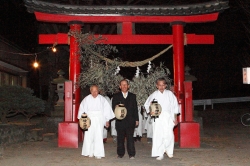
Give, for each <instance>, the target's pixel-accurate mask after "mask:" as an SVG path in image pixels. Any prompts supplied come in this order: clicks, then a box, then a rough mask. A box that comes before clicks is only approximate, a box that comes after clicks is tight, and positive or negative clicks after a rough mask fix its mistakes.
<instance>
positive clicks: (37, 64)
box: [33, 54, 39, 68]
mask: <svg viewBox="0 0 250 166" xmlns="http://www.w3.org/2000/svg"><path fill="white" fill-rule="evenodd" d="M36 58H37V54H35V62H34V63H33V66H34V68H38V66H39V63H38V62H37V61H36Z"/></svg>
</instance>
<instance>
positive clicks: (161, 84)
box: [156, 81, 167, 92]
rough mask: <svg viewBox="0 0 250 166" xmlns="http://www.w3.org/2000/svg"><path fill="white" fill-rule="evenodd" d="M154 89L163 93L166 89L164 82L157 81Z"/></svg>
mask: <svg viewBox="0 0 250 166" xmlns="http://www.w3.org/2000/svg"><path fill="white" fill-rule="evenodd" d="M156 87H157V89H158V90H159V91H160V92H163V91H164V90H165V89H166V87H167V85H166V84H165V81H158V82H157V84H156Z"/></svg>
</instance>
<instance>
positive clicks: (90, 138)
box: [82, 111, 105, 157]
mask: <svg viewBox="0 0 250 166" xmlns="http://www.w3.org/2000/svg"><path fill="white" fill-rule="evenodd" d="M88 117H89V118H90V120H91V125H90V127H89V129H88V130H87V131H85V133H84V140H83V146H82V155H83V156H93V155H94V156H98V157H105V153H104V145H103V127H104V126H103V117H102V113H101V112H99V111H93V112H90V113H89V114H88Z"/></svg>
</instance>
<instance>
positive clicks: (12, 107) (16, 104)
mask: <svg viewBox="0 0 250 166" xmlns="http://www.w3.org/2000/svg"><path fill="white" fill-rule="evenodd" d="M44 108H45V105H44V102H43V100H41V99H39V98H37V97H35V96H33V90H31V89H30V88H23V87H21V86H8V85H3V86H0V115H1V121H2V123H4V122H6V118H8V117H12V116H15V115H17V114H23V115H24V116H26V117H27V119H28V120H29V119H30V118H31V117H32V116H34V115H36V114H37V113H42V112H43V111H44Z"/></svg>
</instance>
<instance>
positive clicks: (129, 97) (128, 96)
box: [112, 79, 139, 159]
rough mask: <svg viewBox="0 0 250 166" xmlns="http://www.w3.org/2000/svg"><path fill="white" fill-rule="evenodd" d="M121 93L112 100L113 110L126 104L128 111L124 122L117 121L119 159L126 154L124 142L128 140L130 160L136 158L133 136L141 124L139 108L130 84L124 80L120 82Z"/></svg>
mask: <svg viewBox="0 0 250 166" xmlns="http://www.w3.org/2000/svg"><path fill="white" fill-rule="evenodd" d="M120 89H121V92H118V93H116V94H114V96H113V100H112V108H113V110H115V107H116V106H117V105H118V104H124V105H125V107H126V109H127V115H126V117H125V118H124V119H122V120H118V119H117V120H116V123H115V128H116V131H117V154H118V156H117V157H118V158H122V157H123V156H124V154H125V146H124V141H125V137H126V139H127V151H128V155H129V158H130V159H134V158H135V146H134V139H133V134H134V130H135V127H136V126H138V124H139V118H138V107H137V101H136V95H135V94H133V93H130V92H128V89H129V83H128V80H126V79H124V80H122V81H120Z"/></svg>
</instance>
